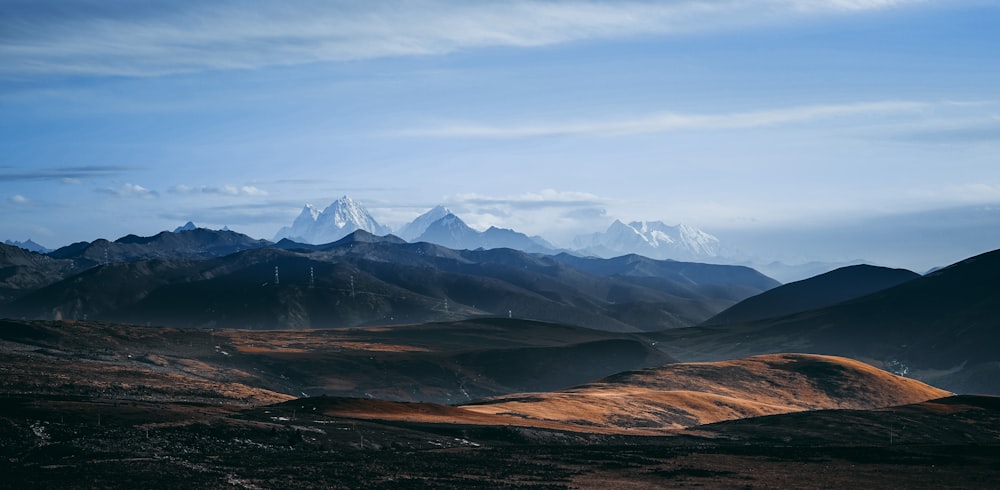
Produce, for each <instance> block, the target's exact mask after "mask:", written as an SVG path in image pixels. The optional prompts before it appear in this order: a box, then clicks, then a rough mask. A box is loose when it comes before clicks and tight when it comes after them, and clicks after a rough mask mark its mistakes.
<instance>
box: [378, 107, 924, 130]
mask: <svg viewBox="0 0 1000 490" xmlns="http://www.w3.org/2000/svg"><path fill="white" fill-rule="evenodd" d="M929 107H932V104H928V103H923V102H907V101H883V102H863V103H855V104H840V105H810V106H799V107H789V108H784V109H773V110H764V111H752V112H737V113H729V114H681V113H672V112H663V113H659V114H653V115H648V116H640V117H636V118H632V119H621V120H617V121H604V120H600V121H575V122H561V123H560V122H557V123H543V124H522V125H515V126H491V125H482V124H454V125H446V126H439V127H422V128H421V129H412V130H403V131H397V132H396V133H395V134H398V135H401V136H433V137H480V138H516V137H533V136H568V135H582V136H618V135H627V134H641V133H662V132H670V131H685V130H725V129H748V128H760V127H767V126H777V125H782V124H791V123H804V122H809V121H813V120H818V119H830V118H837V117H849V116H859V115H872V114H898V113H908V112H915V111H919V110H923V109H927V108H929Z"/></svg>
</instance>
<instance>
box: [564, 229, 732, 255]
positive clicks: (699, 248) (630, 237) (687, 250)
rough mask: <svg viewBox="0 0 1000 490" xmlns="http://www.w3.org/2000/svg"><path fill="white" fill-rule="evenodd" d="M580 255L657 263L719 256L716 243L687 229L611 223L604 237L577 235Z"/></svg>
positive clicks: (702, 232)
mask: <svg viewBox="0 0 1000 490" xmlns="http://www.w3.org/2000/svg"><path fill="white" fill-rule="evenodd" d="M573 242H574V245H575V246H576V247H578V248H579V249H580V250H581V251H584V252H586V253H592V254H594V255H600V256H614V255H623V254H630V253H634V254H638V255H644V256H646V257H651V258H658V259H675V260H697V259H704V258H709V257H716V256H718V255H719V239H718V238H716V237H714V236H712V235H709V234H708V233H705V232H704V231H701V230H699V229H697V228H695V227H692V226H689V225H684V224H681V225H677V226H671V225H667V224H665V223H663V222H662V221H633V222H630V223H629V224H625V223H623V222H621V221H620V220H615V222H614V223H612V224H611V226H609V227H608V229H607V231H605V232H604V233H592V234H589V235H581V236H579V237H577V238H576V239H575V240H574V241H573Z"/></svg>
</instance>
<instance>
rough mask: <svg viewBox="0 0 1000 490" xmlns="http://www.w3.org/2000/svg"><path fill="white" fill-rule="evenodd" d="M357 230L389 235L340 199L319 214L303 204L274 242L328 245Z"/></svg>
mask: <svg viewBox="0 0 1000 490" xmlns="http://www.w3.org/2000/svg"><path fill="white" fill-rule="evenodd" d="M357 230H364V231H367V232H369V233H371V234H373V235H386V234H388V233H389V230H388V228H386V227H384V226H382V225H380V224H379V223H378V222H377V221H375V218H373V217H372V216H371V214H369V213H368V210H367V209H365V207H364V206H362V205H361V204H360V203H358V202H357V201H355V200H353V199H351V198H350V197H348V196H344V197H341V198H340V199H337V200H336V201H334V202H333V203H331V204H330V205H329V206H327V207H326V209H324V210H323V211H319V210H318V209H317V208H316V207H315V206H313V205H312V204H306V205H305V206H304V207H303V208H302V212H301V213H299V216H298V217H297V218H295V221H294V222H293V223H292V226H291V227H287V226H286V227H284V228H282V229H281V230H279V231H278V233H277V235H275V241H278V240H281V239H282V238H288V239H291V240H294V241H297V242H303V243H312V244H322V243H330V242H334V241H337V240H339V239H341V238H343V237H345V236H347V235H349V234H351V233H352V232H354V231H357Z"/></svg>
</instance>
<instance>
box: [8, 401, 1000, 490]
mask: <svg viewBox="0 0 1000 490" xmlns="http://www.w3.org/2000/svg"><path fill="white" fill-rule="evenodd" d="M338 402H339V400H338V399H333V398H325V397H319V398H315V399H303V400H295V401H291V402H285V403H282V404H277V405H270V406H265V407H257V408H250V409H247V408H237V407H233V406H225V405H208V404H197V403H147V402H138V401H123V400H111V399H103V400H102V399H74V398H72V397H51V396H32V397H17V396H6V397H4V398H3V399H2V400H0V407H2V408H0V464H2V466H3V467H4V472H3V475H4V477H3V479H0V486H2V487H4V488H604V489H607V488H637V489H642V488H664V487H671V488H673V487H709V488H873V486H875V487H879V488H995V485H996V481H997V478H1000V465H997V462H998V461H1000V399H997V398H995V397H972V396H962V397H950V398H945V399H940V400H935V401H931V402H925V403H922V404H916V405H910V406H904V407H899V408H894V409H887V410H876V411H850V410H830V411H820V412H801V413H795V414H784V415H777V416H771V417H760V418H755V419H744V420H740V421H730V422H723V423H719V424H712V425H708V426H700V427H697V428H694V429H689V430H684V431H678V432H677V435H674V436H665V437H642V436H621V435H594V434H580V433H571V432H559V431H549V430H541V429H529V428H515V427H489V426H471V425H459V424H414V423H383V422H377V421H371V420H356V419H351V418H345V417H339V416H330V415H328V414H327V411H326V410H325V408H326V407H327V406H328V405H330V404H334V405H336V404H337V403H338Z"/></svg>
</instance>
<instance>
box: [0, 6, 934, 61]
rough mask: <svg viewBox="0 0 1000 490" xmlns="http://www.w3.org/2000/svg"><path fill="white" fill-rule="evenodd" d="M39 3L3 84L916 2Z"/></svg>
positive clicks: (9, 18) (763, 20) (545, 39)
mask: <svg viewBox="0 0 1000 490" xmlns="http://www.w3.org/2000/svg"><path fill="white" fill-rule="evenodd" d="M39 3H40V4H41V5H39V6H38V7H37V8H36V9H35V10H31V9H27V10H26V9H25V8H22V9H14V10H13V11H12V12H10V13H9V14H5V17H6V20H0V32H4V33H5V39H4V43H2V44H0V67H2V68H0V74H2V73H7V74H25V73H64V74H65V73H76V74H100V75H126V76H150V75H161V74H167V73H178V72H190V71H202V70H213V69H234V68H259V67H263V66H274V65H295V64H304V63H313V62H323V61H344V60H356V59H370V58H378V57H386V56H412V55H432V54H443V53H449V52H454V51H458V50H463V49H469V48H476V47H492V46H513V47H529V46H542V45H551V44H557V43H565V42H572V41H578V40H587V39H608V38H624V37H633V36H641V35H672V34H683V33H689V32H698V31H712V30H719V29H727V28H732V27H739V28H743V27H746V26H754V25H769V24H773V23H775V22H783V21H794V20H795V19H798V18H801V17H803V16H816V15H826V14H834V13H850V12H858V11H866V10H876V9H884V8H890V7H898V6H903V5H906V4H915V3H923V2H921V1H920V0H834V1H821V0H815V1H808V0H758V1H747V0H717V1H714V2H705V1H698V0H681V1H673V2H652V1H632V2H614V3H599V2H593V1H566V2H540V1H509V2H464V1H462V2H457V1H450V0H424V1H395V2H348V1H339V2H338V1H334V2H320V1H307V2H300V3H297V4H295V5H294V6H293V5H289V4H288V3H286V2H275V1H267V0H257V1H248V2H227V3H223V4H218V3H205V4H198V3H194V4H188V5H191V6H178V5H169V4H168V5H165V6H154V7H125V8H122V9H120V10H121V11H120V12H116V13H115V14H114V15H111V14H107V13H105V14H104V15H99V14H98V15H95V14H93V13H92V11H87V12H79V11H78V12H73V15H59V11H57V10H53V9H51V8H48V9H47V8H46V6H45V2H39ZM29 5H30V4H29ZM69 10H72V9H69ZM94 11H97V10H94Z"/></svg>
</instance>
